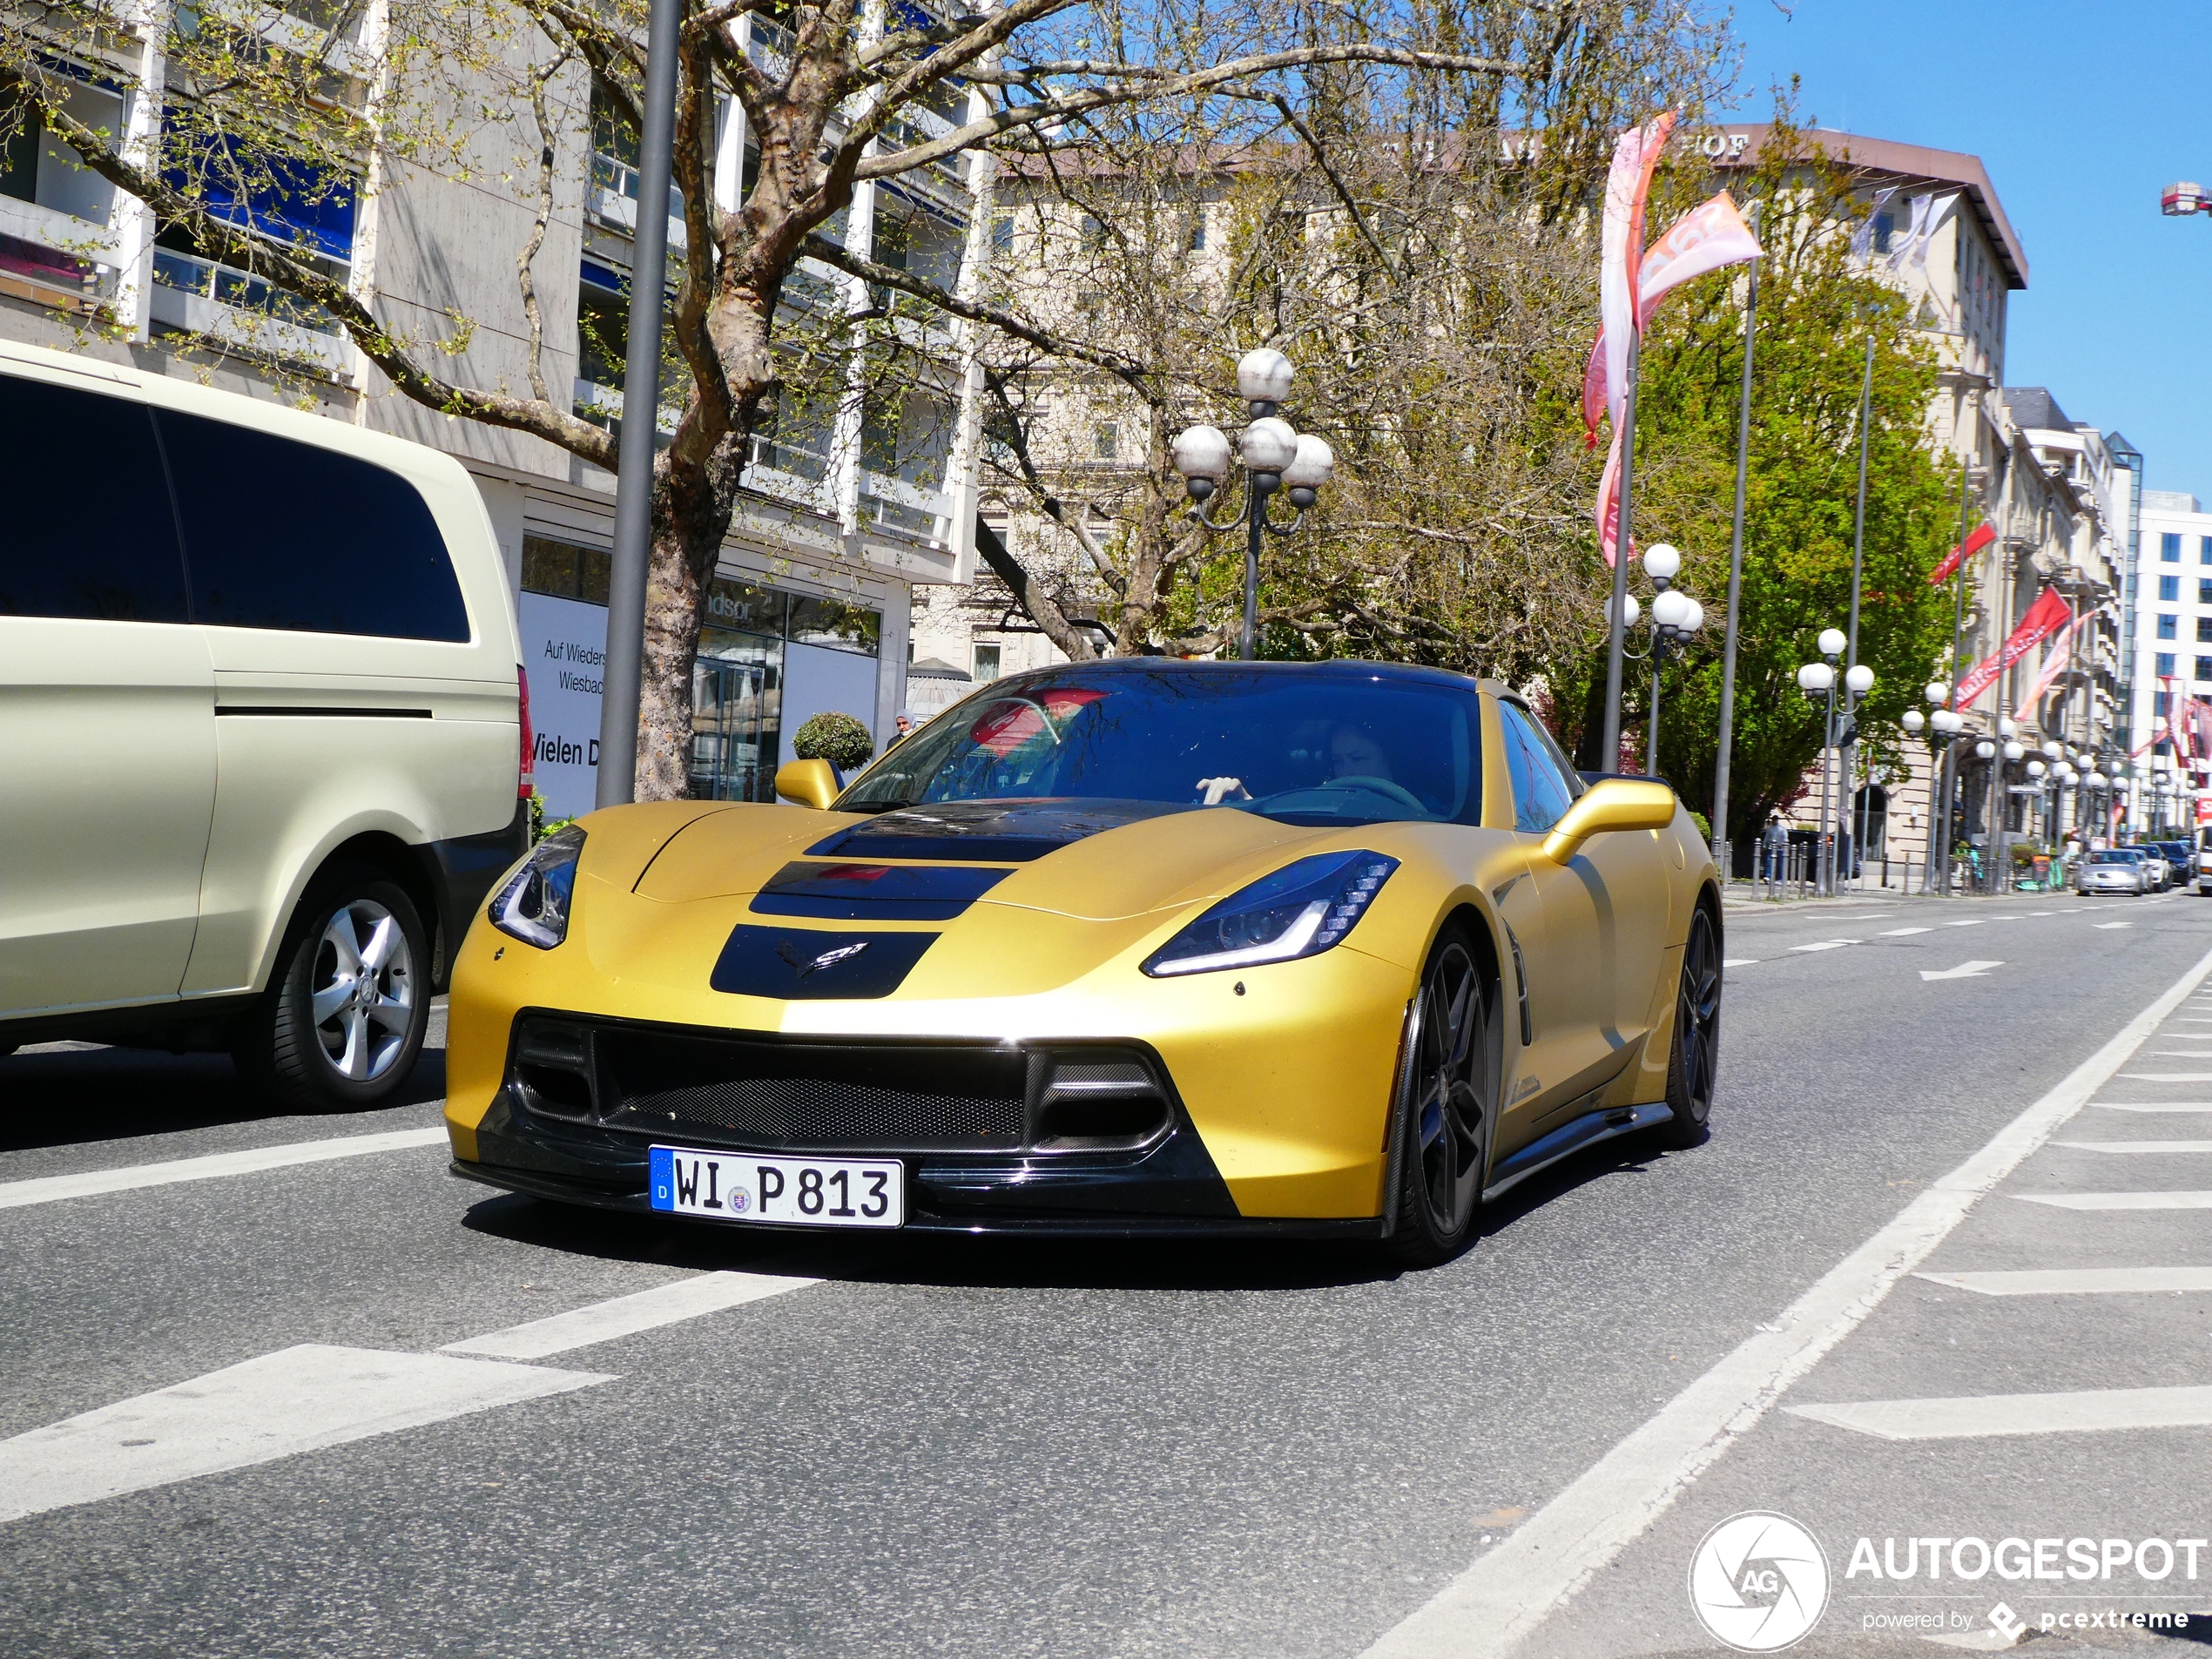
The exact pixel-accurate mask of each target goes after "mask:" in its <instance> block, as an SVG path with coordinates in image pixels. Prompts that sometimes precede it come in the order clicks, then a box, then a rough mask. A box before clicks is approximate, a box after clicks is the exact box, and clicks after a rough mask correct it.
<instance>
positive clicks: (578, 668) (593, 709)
mask: <svg viewBox="0 0 2212 1659" xmlns="http://www.w3.org/2000/svg"><path fill="white" fill-rule="evenodd" d="M516 615H517V616H518V617H519V618H520V620H521V622H522V625H523V666H524V667H525V668H526V669H528V670H529V677H530V725H531V726H532V728H533V730H534V732H535V738H534V741H535V745H536V765H537V792H538V793H539V794H540V795H541V796H543V798H544V801H545V815H546V817H548V818H574V817H577V815H579V814H581V813H588V812H590V810H591V808H592V806H593V805H594V804H595V802H596V800H597V790H598V786H599V701H600V687H601V682H602V678H603V676H604V671H605V664H606V660H607V608H606V607H605V606H604V605H593V604H584V603H583V601H582V600H579V599H556V598H554V597H552V596H550V594H543V593H525V594H523V595H521V596H520V597H518V598H517V600H516Z"/></svg>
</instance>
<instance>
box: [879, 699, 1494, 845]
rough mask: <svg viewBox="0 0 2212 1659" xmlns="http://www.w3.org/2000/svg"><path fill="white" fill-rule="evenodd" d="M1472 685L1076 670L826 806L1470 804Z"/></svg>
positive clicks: (966, 706)
mask: <svg viewBox="0 0 2212 1659" xmlns="http://www.w3.org/2000/svg"><path fill="white" fill-rule="evenodd" d="M1481 729H1482V727H1481V719H1480V699H1479V698H1478V697H1477V696H1476V694H1475V692H1474V690H1473V688H1472V687H1468V688H1466V689H1461V688H1460V687H1458V686H1453V685H1447V684H1440V683H1437V682H1423V681H1420V680H1418V679H1411V678H1398V677H1396V676H1392V675H1385V674H1356V673H1346V672H1344V671H1326V672H1301V671H1298V670H1297V669H1294V668H1289V667H1271V668H1265V669H1251V668H1242V667H1238V666H1234V665H1217V664H1184V663H1177V664H1172V665H1169V664H1162V665H1161V666H1159V667H1157V668H1134V667H1122V666H1118V665H1117V666H1115V667H1111V668H1101V667H1092V668H1089V669H1085V668H1083V667H1082V666H1080V665H1078V666H1075V667H1070V668H1067V669H1062V670H1058V671H1052V672H1049V673H1044V674H1038V675H1031V676H1025V677H1023V678H1021V679H1019V680H1013V681H1008V682H1007V683H1005V684H1003V685H995V686H993V687H991V688H990V689H989V690H988V691H981V692H979V693H977V694H976V695H974V696H972V697H970V698H967V699H966V700H965V701H964V702H961V703H960V704H958V705H955V706H954V708H952V709H950V710H948V711H947V712H946V713H944V714H942V715H941V716H939V717H938V718H936V719H934V720H933V721H931V722H930V723H929V725H927V726H925V727H924V728H923V729H922V730H921V732H917V733H916V734H915V735H914V736H913V737H911V738H907V741H906V742H904V743H902V744H900V745H899V746H898V747H896V748H894V749H893V750H891V751H890V752H888V753H887V754H886V755H885V756H884V757H883V759H881V760H880V761H878V762H877V763H876V764H875V765H873V766H872V767H870V768H869V769H868V771H867V774H866V775H865V776H864V777H862V778H861V779H860V781H859V782H858V783H856V784H855V785H854V786H853V787H852V788H851V789H850V790H848V791H847V792H846V793H845V795H844V796H843V797H842V798H841V799H840V800H839V802H838V806H839V807H840V810H843V811H847V812H849V811H853V810H854V809H856V808H857V809H860V810H863V811H866V810H870V809H873V810H877V811H880V810H884V809H886V808H889V807H895V806H918V805H921V804H924V803H929V802H937V801H956V800H1005V799H1025V798H1028V799H1042V798H1055V799H1069V798H1076V799H1109V800H1136V801H1154V802H1161V803H1166V804H1170V805H1175V806H1234V807H1238V808H1241V809H1243V810H1244V811H1247V812H1255V813H1264V815H1266V816H1267V817H1270V818H1277V819H1285V820H1287V821H1289V822H1292V823H1301V824H1335V823H1375V822H1380V821H1390V820H1399V819H1435V820H1443V821H1456V822H1460V823H1476V822H1479V821H1480V818H1481V812H1482V786H1481V771H1480V732H1481Z"/></svg>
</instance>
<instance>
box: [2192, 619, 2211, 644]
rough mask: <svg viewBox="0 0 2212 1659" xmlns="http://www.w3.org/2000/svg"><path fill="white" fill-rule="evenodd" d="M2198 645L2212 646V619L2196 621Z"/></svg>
mask: <svg viewBox="0 0 2212 1659" xmlns="http://www.w3.org/2000/svg"><path fill="white" fill-rule="evenodd" d="M2196 643H2197V644H2200V645H2212V617H2198V618H2197V619H2196Z"/></svg>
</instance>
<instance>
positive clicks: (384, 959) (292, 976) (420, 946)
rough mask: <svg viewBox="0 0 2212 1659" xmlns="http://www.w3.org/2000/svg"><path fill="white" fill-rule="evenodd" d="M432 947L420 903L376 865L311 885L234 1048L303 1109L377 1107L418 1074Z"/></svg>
mask: <svg viewBox="0 0 2212 1659" xmlns="http://www.w3.org/2000/svg"><path fill="white" fill-rule="evenodd" d="M429 969H430V952H429V946H428V941H427V940H426V939H425V938H424V936H423V932H422V922H421V918H420V917H419V916H417V915H416V914H415V902H414V900H411V899H409V898H408V896H407V894H406V893H405V892H404V891H403V890H402V889H401V887H399V886H398V885H397V884H396V883H395V882H393V881H391V880H388V879H387V878H386V877H384V876H383V875H381V874H379V873H376V872H375V871H373V870H368V869H359V868H356V869H346V870H340V871H337V872H334V873H332V874H331V875H330V876H327V877H326V878H325V879H323V880H320V881H318V882H317V883H316V885H315V886H314V887H313V888H311V889H309V892H308V896H307V901H306V902H305V903H303V904H302V905H301V906H300V910H299V914H297V915H296V916H295V917H294V918H293V925H292V927H290V928H289V929H288V930H287V933H286V934H285V943H284V948H283V950H282V952H281V953H280V954H279V956H278V958H277V966H276V971H275V972H274V973H273V974H272V975H271V976H270V981H269V988H268V989H267V990H266V992H264V993H263V994H262V997H261V1001H260V1006H259V1007H258V1008H256V1009H255V1010H254V1011H253V1014H252V1015H249V1016H248V1017H247V1019H246V1022H245V1025H244V1027H243V1028H241V1030H240V1031H239V1034H238V1037H237V1040H236V1042H235V1043H234V1044H233V1049H232V1053H233V1056H234V1057H235V1058H236V1060H237V1062H238V1067H239V1071H241V1072H242V1073H244V1074H245V1076H246V1078H247V1079H248V1081H249V1082H253V1084H254V1085H256V1086H257V1087H258V1088H260V1089H261V1090H262V1092H263V1093H265V1094H266V1095H267V1096H270V1098H271V1099H272V1100H273V1101H274V1102H275V1103H278V1104H280V1105H282V1106H287V1107H289V1108H291V1109H293V1110H294V1111H302V1112H315V1111H347V1110H359V1109H361V1108H363V1107H368V1106H374V1105H376V1104H378V1103H381V1102H382V1101H383V1100H385V1099H386V1098H388V1096H391V1095H392V1094H393V1093H394V1092H395V1090H397V1089H398V1088H399V1087H400V1085H401V1083H403V1082H406V1081H407V1077H408V1073H409V1072H411V1071H413V1070H414V1069H415V1056H416V1055H419V1054H420V1053H421V1051H422V1034H423V1032H424V1030H425V1028H427V1027H428V1024H429V1021H430V974H429Z"/></svg>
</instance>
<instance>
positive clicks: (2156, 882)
mask: <svg viewBox="0 0 2212 1659" xmlns="http://www.w3.org/2000/svg"><path fill="white" fill-rule="evenodd" d="M2127 850H2128V852H2130V853H2135V854H2136V855H2138V856H2139V857H2140V858H2141V860H2142V861H2143V891H2144V892H2145V893H2163V892H2165V891H2166V877H2167V866H2166V855H2165V854H2164V853H2161V852H2160V851H2159V850H2158V846H2157V843H2155V842H2154V841H2138V842H2136V843H2135V844H2134V846H2131V847H2128V849H2127Z"/></svg>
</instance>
